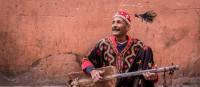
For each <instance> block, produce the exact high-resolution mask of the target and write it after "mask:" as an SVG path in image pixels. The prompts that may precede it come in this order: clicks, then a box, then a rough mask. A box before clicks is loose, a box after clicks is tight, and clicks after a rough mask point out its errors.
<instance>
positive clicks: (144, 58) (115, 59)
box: [82, 35, 154, 87]
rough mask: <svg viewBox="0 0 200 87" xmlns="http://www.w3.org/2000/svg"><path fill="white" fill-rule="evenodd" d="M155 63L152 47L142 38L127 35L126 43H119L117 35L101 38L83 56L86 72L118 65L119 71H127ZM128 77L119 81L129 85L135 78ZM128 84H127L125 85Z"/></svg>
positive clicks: (146, 67) (144, 67)
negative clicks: (145, 44) (144, 42)
mask: <svg viewBox="0 0 200 87" xmlns="http://www.w3.org/2000/svg"><path fill="white" fill-rule="evenodd" d="M120 45H122V46H120ZM123 45H124V46H123ZM153 65H154V61H153V52H152V50H151V48H150V47H146V46H144V45H143V43H142V42H141V41H140V40H138V39H133V38H131V37H130V36H128V35H127V42H126V43H124V44H118V43H117V41H116V38H115V36H110V37H107V38H104V39H101V40H100V41H99V42H98V43H97V44H96V45H95V47H94V48H93V49H92V50H91V51H90V52H89V54H88V55H87V57H86V58H83V62H82V69H83V71H84V72H86V73H90V71H92V70H93V69H95V68H100V67H105V66H116V68H117V70H118V73H125V72H131V71H137V70H139V69H150V68H152V67H153ZM128 79H129V80H127V78H123V80H122V81H121V80H120V82H118V83H120V84H121V85H123V86H124V87H129V86H130V83H133V82H131V81H132V80H133V79H132V80H131V79H130V78H128ZM128 82H130V83H128ZM147 82H148V81H147ZM118 83H117V84H118ZM150 83H152V81H150ZM120 84H119V85H120ZM126 84H127V86H125V85H126ZM128 84H129V85H128ZM119 87H120V86H119ZM148 87H151V86H148Z"/></svg>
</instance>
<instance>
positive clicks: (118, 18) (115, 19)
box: [112, 17, 125, 22]
mask: <svg viewBox="0 0 200 87" xmlns="http://www.w3.org/2000/svg"><path fill="white" fill-rule="evenodd" d="M112 21H123V22H125V21H124V19H122V18H121V17H114V18H113V19H112Z"/></svg>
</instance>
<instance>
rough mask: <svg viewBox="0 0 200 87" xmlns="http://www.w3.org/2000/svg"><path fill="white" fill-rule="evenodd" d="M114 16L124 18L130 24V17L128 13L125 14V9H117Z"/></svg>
mask: <svg viewBox="0 0 200 87" xmlns="http://www.w3.org/2000/svg"><path fill="white" fill-rule="evenodd" d="M114 17H120V18H122V19H124V20H125V21H126V23H128V24H129V25H131V17H130V15H129V14H127V13H126V12H125V11H119V12H117V13H116V14H115V15H114V16H113V18H114Z"/></svg>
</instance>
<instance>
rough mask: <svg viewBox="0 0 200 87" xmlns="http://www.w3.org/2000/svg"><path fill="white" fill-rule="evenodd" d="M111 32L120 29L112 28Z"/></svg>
mask: <svg viewBox="0 0 200 87" xmlns="http://www.w3.org/2000/svg"><path fill="white" fill-rule="evenodd" d="M112 31H120V29H118V28H115V27H114V28H112Z"/></svg>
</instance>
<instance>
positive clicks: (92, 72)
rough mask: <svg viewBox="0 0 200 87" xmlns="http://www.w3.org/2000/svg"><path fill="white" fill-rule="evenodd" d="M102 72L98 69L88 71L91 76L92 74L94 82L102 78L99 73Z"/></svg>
mask: <svg viewBox="0 0 200 87" xmlns="http://www.w3.org/2000/svg"><path fill="white" fill-rule="evenodd" d="M103 73H104V72H103V71H100V70H92V71H91V72H90V74H91V76H92V79H93V80H94V82H97V81H99V80H100V79H102V78H103V77H102V76H101V74H103Z"/></svg>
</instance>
